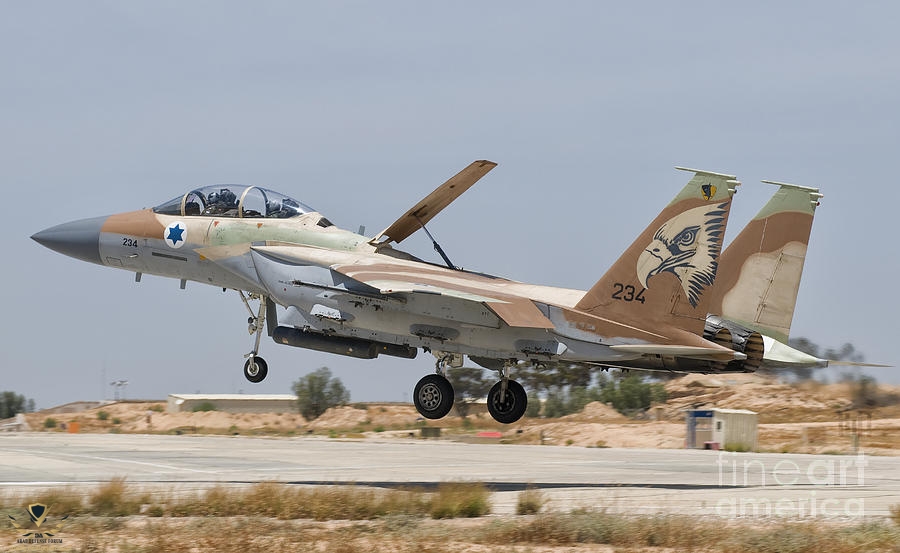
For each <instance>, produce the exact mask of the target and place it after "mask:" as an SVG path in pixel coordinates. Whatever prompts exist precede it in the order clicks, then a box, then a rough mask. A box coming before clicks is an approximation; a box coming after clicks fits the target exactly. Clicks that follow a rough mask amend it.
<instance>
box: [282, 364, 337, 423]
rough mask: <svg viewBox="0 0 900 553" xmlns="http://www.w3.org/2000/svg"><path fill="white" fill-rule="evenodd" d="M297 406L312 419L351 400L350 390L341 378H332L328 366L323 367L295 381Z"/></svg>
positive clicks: (308, 418)
mask: <svg viewBox="0 0 900 553" xmlns="http://www.w3.org/2000/svg"><path fill="white" fill-rule="evenodd" d="M294 393H295V394H296V395H297V408H298V409H299V411H300V414H301V415H303V417H304V418H305V419H306V420H308V421H311V420H313V419H316V418H318V417H319V415H321V414H322V413H324V412H325V411H327V410H328V409H330V408H331V407H337V406H339V405H346V404H347V403H349V402H350V392H348V391H347V388H345V387H344V384H343V383H342V382H341V380H340V379H339V378H331V371H330V370H329V369H328V367H322V368H321V369H318V370H315V371H313V372H311V373H309V374H307V375H306V376H303V377H301V378H300V379H299V380H297V381H296V382H294Z"/></svg>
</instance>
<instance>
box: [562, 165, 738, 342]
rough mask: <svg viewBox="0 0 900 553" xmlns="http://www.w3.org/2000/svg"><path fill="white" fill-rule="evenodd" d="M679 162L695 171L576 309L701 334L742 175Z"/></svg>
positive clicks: (644, 326)
mask: <svg viewBox="0 0 900 553" xmlns="http://www.w3.org/2000/svg"><path fill="white" fill-rule="evenodd" d="M677 169H680V170H683V171H690V172H693V173H694V177H693V178H692V179H691V180H690V182H688V183H687V185H686V186H685V187H684V188H683V189H682V190H681V192H679V193H678V195H677V196H675V199H674V200H672V201H671V202H670V203H669V205H667V206H666V207H665V209H663V210H662V212H661V213H660V214H659V215H658V216H657V217H656V219H654V220H653V222H652V223H650V225H649V226H648V227H647V228H646V229H644V231H643V232H641V234H640V235H639V236H638V237H637V239H636V240H635V241H634V243H632V244H631V246H630V247H629V248H628V249H627V250H625V253H623V254H622V256H621V257H620V258H619V259H618V261H616V262H615V264H613V266H612V267H611V268H610V269H609V271H607V272H606V274H605V275H603V277H602V278H601V279H600V280H599V281H598V282H597V283H596V284H595V285H594V287H593V288H591V289H590V291H588V293H587V294H585V296H584V298H582V299H581V301H580V302H579V303H578V305H576V309H578V310H581V311H586V312H588V313H591V314H593V315H597V316H600V317H605V318H610V319H615V320H622V321H631V322H633V323H635V324H638V325H640V326H641V327H642V328H660V329H661V328H662V327H663V326H674V327H676V328H680V329H683V330H687V331H689V332H692V333H695V334H702V333H703V326H704V324H705V320H706V314H707V313H708V306H709V299H710V293H709V292H710V290H711V289H712V288H713V282H714V281H715V280H716V270H717V266H718V258H719V254H720V253H721V250H722V239H723V238H724V235H725V225H726V223H727V222H728V214H729V212H730V210H731V199H732V196H733V195H734V193H735V191H736V189H737V186H739V185H740V182H738V181H737V180H735V177H734V176H733V175H723V174H721V173H713V172H710V171H699V170H696V169H684V168H682V167H677Z"/></svg>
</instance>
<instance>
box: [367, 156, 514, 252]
mask: <svg viewBox="0 0 900 553" xmlns="http://www.w3.org/2000/svg"><path fill="white" fill-rule="evenodd" d="M496 166H497V164H496V163H494V162H493V161H487V160H484V159H482V160H478V161H473V162H472V163H470V164H469V166H468V167H466V168H465V169H463V170H462V171H460V172H459V173H457V174H456V175H454V176H452V177H450V179H449V180H448V181H447V182H445V183H444V184H442V185H440V186H438V187H437V188H436V189H435V190H434V192H432V193H431V194H429V195H428V196H425V198H424V199H423V200H422V201H420V202H419V203H417V204H416V205H414V206H413V207H412V208H411V209H410V210H409V211H407V212H406V213H404V214H403V215H402V216H401V217H400V218H399V219H397V220H396V221H394V222H393V223H392V224H391V226H389V227H388V228H386V229H384V230H383V231H381V233H380V234H378V236H376V237H375V238H373V239H372V240H371V241H370V242H369V243H370V244H373V245H377V244H386V243H388V242H396V243H398V244H399V243H400V242H402V241H404V240H406V239H407V238H408V237H409V236H410V235H411V234H412V233H414V232H415V231H417V230H419V229H420V228H422V226H423V225H425V224H426V223H427V222H428V221H430V220H431V219H432V218H434V216H435V215H437V214H438V213H440V212H441V211H442V210H443V209H444V208H445V207H447V206H448V205H450V204H451V203H453V201H454V200H456V198H458V197H460V196H461V195H462V193H463V192H465V191H466V190H468V189H469V188H471V187H472V185H473V184H475V183H476V182H478V180H479V179H480V178H481V177H483V176H485V175H486V174H487V173H488V171H490V170H491V169H493V168H494V167H496Z"/></svg>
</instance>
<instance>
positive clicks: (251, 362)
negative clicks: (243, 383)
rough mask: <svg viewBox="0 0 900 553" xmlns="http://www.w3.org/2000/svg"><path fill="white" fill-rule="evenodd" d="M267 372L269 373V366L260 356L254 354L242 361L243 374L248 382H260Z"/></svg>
mask: <svg viewBox="0 0 900 553" xmlns="http://www.w3.org/2000/svg"><path fill="white" fill-rule="evenodd" d="M267 374H269V366H268V365H267V364H266V360H265V359H263V358H262V357H256V356H255V355H254V356H252V357H250V358H249V359H247V361H245V362H244V376H245V377H246V378H247V380H249V381H250V382H253V383H257V382H262V381H263V380H265V378H266V375H267Z"/></svg>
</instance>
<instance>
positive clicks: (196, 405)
mask: <svg viewBox="0 0 900 553" xmlns="http://www.w3.org/2000/svg"><path fill="white" fill-rule="evenodd" d="M208 407H212V409H208ZM200 410H203V411H223V412H225V413H296V412H297V396H294V395H291V394H169V399H168V401H167V406H166V411H168V412H169V413H190V412H192V411H200Z"/></svg>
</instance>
